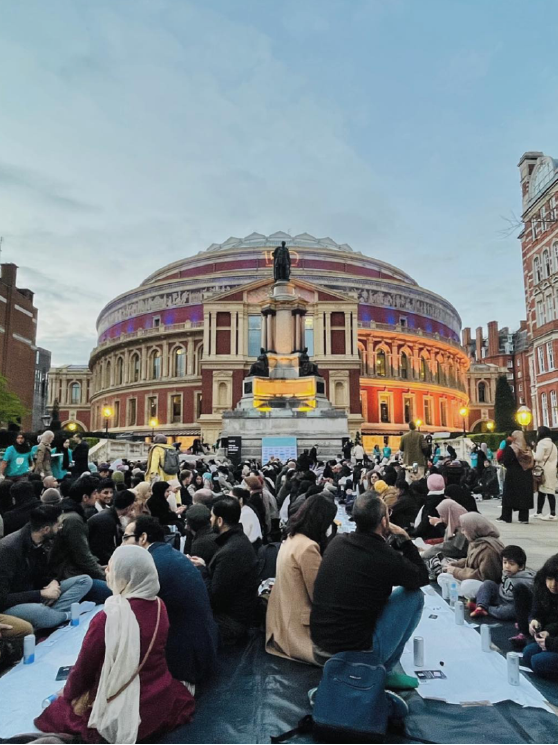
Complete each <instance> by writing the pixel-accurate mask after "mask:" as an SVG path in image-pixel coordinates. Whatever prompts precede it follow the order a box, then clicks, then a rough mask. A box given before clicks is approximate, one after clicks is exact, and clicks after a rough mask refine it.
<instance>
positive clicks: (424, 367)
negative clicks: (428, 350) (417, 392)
mask: <svg viewBox="0 0 558 745" xmlns="http://www.w3.org/2000/svg"><path fill="white" fill-rule="evenodd" d="M427 378H428V364H427V362H426V357H421V358H420V379H421V380H426V379H427Z"/></svg>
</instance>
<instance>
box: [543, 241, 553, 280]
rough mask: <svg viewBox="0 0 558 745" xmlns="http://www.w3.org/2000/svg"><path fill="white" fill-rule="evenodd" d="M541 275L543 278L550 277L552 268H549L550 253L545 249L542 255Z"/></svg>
mask: <svg viewBox="0 0 558 745" xmlns="http://www.w3.org/2000/svg"><path fill="white" fill-rule="evenodd" d="M542 263H543V273H544V276H545V277H550V275H551V274H552V267H551V266H550V251H548V250H547V249H546V248H545V249H544V251H543V253H542Z"/></svg>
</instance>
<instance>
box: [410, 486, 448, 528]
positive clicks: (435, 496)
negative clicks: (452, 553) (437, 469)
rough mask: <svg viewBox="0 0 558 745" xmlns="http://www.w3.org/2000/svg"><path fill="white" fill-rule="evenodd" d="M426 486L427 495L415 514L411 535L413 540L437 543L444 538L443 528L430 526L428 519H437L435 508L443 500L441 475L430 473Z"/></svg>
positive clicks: (443, 487) (443, 488)
mask: <svg viewBox="0 0 558 745" xmlns="http://www.w3.org/2000/svg"><path fill="white" fill-rule="evenodd" d="M426 485H427V487H428V494H427V495H426V499H425V502H424V506H423V507H422V508H421V510H420V512H419V513H418V514H417V517H416V521H415V528H414V531H413V535H414V537H415V538H422V539H423V540H424V541H429V540H436V541H438V539H440V538H443V536H444V527H443V526H440V525H432V524H431V522H430V518H431V517H439V515H438V513H437V512H436V508H437V507H438V505H439V504H440V502H442V501H443V499H444V496H445V495H444V490H445V487H446V483H445V481H444V477H443V476H442V475H441V474H439V473H431V474H430V476H429V477H428V478H427V480H426ZM438 542H439V541H438Z"/></svg>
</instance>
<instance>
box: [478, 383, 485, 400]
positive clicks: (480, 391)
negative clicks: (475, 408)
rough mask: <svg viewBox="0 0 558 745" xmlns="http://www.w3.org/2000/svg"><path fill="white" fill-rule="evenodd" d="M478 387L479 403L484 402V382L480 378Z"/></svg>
mask: <svg viewBox="0 0 558 745" xmlns="http://www.w3.org/2000/svg"><path fill="white" fill-rule="evenodd" d="M478 389H479V403H480V404H485V403H486V383H483V382H482V380H481V382H480V383H479V385H478Z"/></svg>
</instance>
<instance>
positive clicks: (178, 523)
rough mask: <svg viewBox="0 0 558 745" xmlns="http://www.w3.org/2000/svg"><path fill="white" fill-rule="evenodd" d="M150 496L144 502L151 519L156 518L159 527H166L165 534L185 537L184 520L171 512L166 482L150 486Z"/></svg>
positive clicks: (157, 482) (168, 489)
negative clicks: (159, 524)
mask: <svg viewBox="0 0 558 745" xmlns="http://www.w3.org/2000/svg"><path fill="white" fill-rule="evenodd" d="M151 492H152V494H151V496H150V497H149V499H148V500H147V502H146V505H147V508H148V510H149V512H150V513H151V515H153V517H156V518H157V519H158V520H159V522H160V523H161V525H163V526H165V527H166V530H167V533H171V532H176V531H177V532H178V533H180V534H181V535H185V532H186V529H185V527H184V520H183V518H182V516H181V514H182V513H181V514H178V512H173V510H172V509H171V507H170V505H169V502H168V497H169V496H170V494H171V490H170V488H169V484H168V482H167V481H155V483H154V484H153V485H152V486H151Z"/></svg>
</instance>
